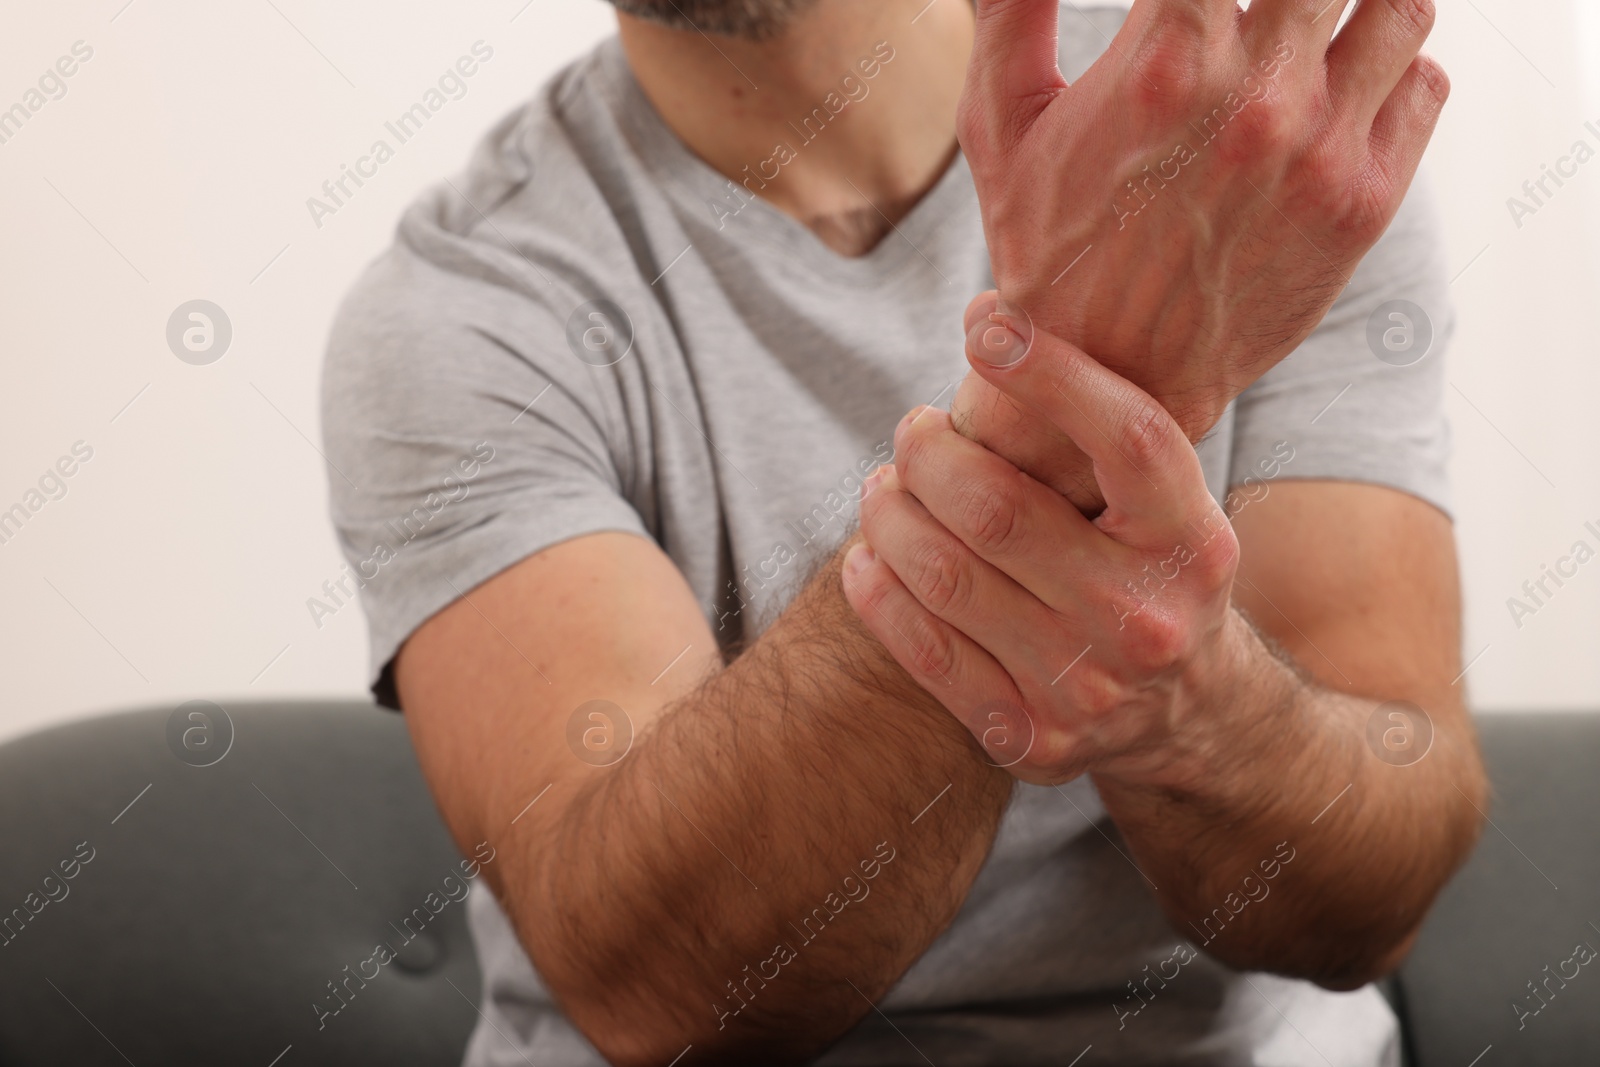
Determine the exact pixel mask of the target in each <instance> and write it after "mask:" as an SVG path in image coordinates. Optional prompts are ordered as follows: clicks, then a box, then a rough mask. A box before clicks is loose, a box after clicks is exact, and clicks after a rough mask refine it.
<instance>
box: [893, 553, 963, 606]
mask: <svg viewBox="0 0 1600 1067" xmlns="http://www.w3.org/2000/svg"><path fill="white" fill-rule="evenodd" d="M901 578H902V580H904V581H905V583H906V585H907V586H909V587H910V588H911V590H912V591H913V592H914V593H915V594H916V597H917V599H918V600H920V601H922V602H923V604H925V605H927V608H928V610H929V611H931V612H933V613H934V614H935V615H938V616H941V617H948V616H949V615H952V614H957V615H959V614H961V613H962V612H963V611H964V609H966V608H967V607H968V606H969V605H970V600H971V596H972V576H971V570H970V567H969V566H968V562H967V560H966V558H965V557H964V556H963V554H962V553H961V552H960V551H958V550H956V549H955V548H954V547H953V546H951V545H947V544H944V543H942V542H939V541H933V540H924V541H922V542H921V543H919V544H917V545H915V546H913V547H912V549H911V552H910V555H909V558H908V560H907V564H906V573H904V574H902V575H901Z"/></svg>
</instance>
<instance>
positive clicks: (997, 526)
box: [958, 483, 1022, 555]
mask: <svg viewBox="0 0 1600 1067" xmlns="http://www.w3.org/2000/svg"><path fill="white" fill-rule="evenodd" d="M958 507H959V509H960V515H961V520H960V521H961V526H962V529H961V539H962V540H963V541H965V542H966V543H967V544H968V545H970V546H971V547H972V548H973V550H974V551H976V552H978V553H979V554H991V553H992V554H1002V555H1003V554H1005V553H1007V552H1008V551H1009V550H1010V549H1011V548H1013V547H1014V545H1015V544H1016V541H1017V539H1018V534H1019V531H1020V530H1021V527H1022V523H1021V512H1022V503H1021V500H1020V499H1019V497H1018V494H1017V493H1015V492H1014V491H1013V490H1012V489H1011V488H1010V487H1008V486H1000V485H994V484H990V483H971V484H969V485H968V486H967V487H966V489H965V490H964V491H963V493H962V496H961V500H960V503H959V505H958Z"/></svg>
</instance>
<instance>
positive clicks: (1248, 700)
mask: <svg viewBox="0 0 1600 1067" xmlns="http://www.w3.org/2000/svg"><path fill="white" fill-rule="evenodd" d="M1301 687H1302V683H1301V681H1300V679H1299V678H1298V677H1297V676H1296V675H1295V674H1294V672H1293V671H1292V670H1291V669H1290V668H1289V667H1288V666H1287V665H1286V664H1284V663H1283V662H1282V661H1281V660H1279V659H1278V658H1277V657H1276V656H1274V655H1273V654H1272V653H1271V651H1270V650H1269V649H1267V647H1266V646H1265V645H1264V644H1263V643H1262V641H1261V638H1260V637H1259V635H1257V633H1256V632H1255V630H1254V629H1253V628H1252V627H1251V626H1250V624H1249V623H1248V622H1247V621H1246V620H1245V618H1244V616H1243V615H1241V614H1240V613H1239V612H1238V611H1237V610H1236V609H1234V608H1232V607H1230V608H1229V609H1228V611H1227V614H1226V616H1225V617H1224V619H1223V622H1222V625H1221V626H1220V627H1219V629H1218V631H1217V633H1216V635H1215V637H1214V638H1213V639H1212V640H1211V641H1210V642H1209V643H1208V645H1207V646H1206V648H1205V650H1204V651H1203V652H1202V653H1201V654H1200V655H1198V656H1196V657H1195V659H1194V660H1193V661H1192V662H1191V663H1190V664H1189V665H1188V666H1187V667H1186V668H1185V670H1184V672H1183V675H1182V678H1181V681H1180V683H1179V685H1178V686H1177V688H1176V695H1175V697H1174V708H1173V714H1172V720H1171V721H1172V722H1173V723H1174V724H1175V725H1174V727H1173V728H1172V730H1171V732H1170V733H1169V734H1168V736H1167V738H1166V739H1165V740H1164V742H1163V743H1162V744H1161V745H1160V746H1159V747H1158V748H1157V749H1156V750H1155V751H1153V752H1150V753H1147V754H1145V755H1143V756H1142V757H1140V758H1139V759H1137V760H1129V761H1118V763H1117V765H1116V766H1114V767H1108V768H1105V769H1097V770H1096V772H1095V778H1096V781H1097V782H1103V783H1104V784H1105V785H1108V786H1111V787H1112V788H1114V789H1116V790H1118V791H1119V792H1126V791H1142V792H1148V793H1153V794H1159V795H1161V796H1164V797H1168V798H1190V799H1204V800H1206V801H1207V802H1209V803H1215V804H1219V805H1221V806H1222V807H1223V808H1224V809H1225V810H1226V809H1227V808H1229V807H1231V806H1232V802H1233V801H1234V800H1245V799H1247V797H1248V795H1249V794H1251V793H1252V792H1253V791H1254V790H1253V787H1252V785H1251V782H1252V781H1253V780H1254V777H1255V774H1256V771H1257V769H1258V768H1261V767H1266V766H1274V765H1276V763H1277V761H1279V760H1280V759H1281V757H1282V753H1281V752H1279V751H1278V748H1279V747H1280V746H1281V744H1282V741H1283V739H1284V738H1285V737H1286V736H1289V733H1288V732H1287V731H1286V730H1285V729H1284V726H1285V722H1286V718H1287V717H1288V716H1290V715H1292V714H1293V711H1294V708H1295V706H1296V703H1297V701H1298V699H1299V694H1300V690H1301Z"/></svg>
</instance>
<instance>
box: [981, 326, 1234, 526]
mask: <svg viewBox="0 0 1600 1067" xmlns="http://www.w3.org/2000/svg"><path fill="white" fill-rule="evenodd" d="M1002 318H1003V317H1002ZM993 325H994V323H993V322H992V321H990V322H983V323H980V325H979V327H978V328H977V329H975V330H974V331H973V332H972V333H971V334H969V335H968V344H967V358H968V362H969V363H971V364H972V367H973V369H974V370H976V371H977V372H978V374H979V375H981V376H982V377H983V378H984V379H985V380H987V381H989V382H990V383H992V384H993V385H994V386H995V387H996V388H998V389H999V390H1001V391H1002V392H1004V393H1006V394H1007V395H1008V396H1011V397H1012V398H1014V399H1016V400H1017V401H1018V402H1019V403H1022V404H1025V405H1026V406H1028V407H1030V408H1032V409H1033V410H1034V411H1036V412H1037V413H1038V414H1039V415H1040V416H1041V417H1043V418H1044V419H1045V420H1046V421H1048V422H1050V423H1051V424H1052V425H1055V426H1056V427H1058V428H1059V429H1060V430H1061V431H1062V432H1063V433H1065V434H1066V435H1067V436H1068V437H1070V438H1072V440H1073V441H1074V442H1075V443H1076V444H1077V446H1078V447H1079V448H1080V449H1082V450H1083V451H1084V453H1085V454H1086V455H1088V457H1089V459H1090V460H1091V462H1092V463H1093V464H1094V476H1095V480H1096V481H1097V482H1098V483H1099V485H1100V490H1101V493H1102V494H1103V495H1104V497H1105V500H1106V514H1105V515H1104V516H1102V518H1101V520H1100V522H1099V525H1100V527H1101V529H1102V530H1107V531H1108V532H1109V529H1108V525H1115V527H1116V529H1117V533H1116V535H1115V536H1116V538H1117V540H1119V541H1122V542H1123V543H1124V544H1130V545H1133V546H1134V547H1159V545H1160V543H1162V542H1163V541H1165V540H1166V539H1167V538H1168V537H1170V535H1171V532H1172V531H1173V530H1174V529H1175V528H1180V527H1184V526H1186V525H1188V524H1190V523H1195V522H1200V521H1202V520H1209V519H1210V518H1211V513H1212V512H1214V511H1216V510H1217V505H1216V502H1215V501H1214V500H1213V499H1212V498H1211V495H1210V493H1209V491H1208V490H1207V489H1206V484H1205V475H1204V472H1203V471H1202V470H1201V468H1200V460H1199V457H1198V456H1196V455H1195V451H1194V447H1193V446H1192V445H1191V444H1190V443H1189V440H1188V438H1187V437H1185V436H1184V433H1183V431H1182V430H1181V429H1179V428H1178V424H1177V423H1176V422H1175V421H1174V420H1173V418H1172V416H1171V415H1169V414H1168V413H1167V410H1166V409H1165V408H1163V407H1162V406H1161V405H1160V404H1159V403H1158V402H1157V401H1156V400H1155V399H1154V398H1153V397H1151V396H1150V395H1149V394H1148V393H1146V392H1145V391H1144V390H1142V389H1140V388H1139V387H1138V386H1136V385H1134V384H1133V383H1132V382H1130V381H1128V380H1127V379H1125V378H1122V377H1119V376H1118V375H1117V374H1115V373H1113V372H1112V371H1110V370H1108V369H1106V368H1105V367H1104V366H1102V365H1101V364H1099V363H1098V362H1096V361H1095V360H1093V359H1091V358H1090V357H1089V356H1088V355H1086V354H1085V353H1084V352H1083V351H1082V350H1081V349H1079V348H1077V347H1075V346H1073V345H1070V344H1067V343H1066V342H1064V341H1061V340H1059V339H1057V338H1055V337H1052V336H1051V335H1050V334H1048V333H1045V332H1044V331H1042V330H1040V331H1033V330H1030V331H1029V332H1030V333H1031V335H1032V336H1031V340H1028V341H1024V340H1023V339H1022V338H1021V337H1020V336H1018V337H1017V339H1016V341H1015V342H1014V344H1013V345H1012V346H1011V348H1010V349H1004V348H1003V346H997V345H996V344H995V343H994V342H993V341H992V339H986V338H985V337H984V336H983V335H984V334H986V333H987V332H988V331H989V330H991V329H992V328H993ZM997 352H998V355H997ZM991 361H993V362H991Z"/></svg>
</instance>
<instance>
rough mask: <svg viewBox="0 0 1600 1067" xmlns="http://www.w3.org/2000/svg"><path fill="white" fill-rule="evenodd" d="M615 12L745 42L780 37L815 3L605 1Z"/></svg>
mask: <svg viewBox="0 0 1600 1067" xmlns="http://www.w3.org/2000/svg"><path fill="white" fill-rule="evenodd" d="M609 2H610V3H611V5H612V6H613V7H615V8H616V9H617V10H618V11H620V12H622V13H623V14H626V15H632V16H633V17H635V18H639V19H644V20H646V21H648V22H655V23H659V24H660V25H663V26H671V27H673V28H674V29H680V30H699V31H700V32H702V33H716V34H721V35H723V36H727V37H739V38H742V39H744V40H747V41H768V40H771V39H772V38H774V37H778V36H781V35H782V34H783V32H784V31H785V30H786V29H788V28H789V25H790V23H792V22H793V21H794V19H795V18H796V17H797V16H798V15H800V14H801V13H803V12H804V11H806V10H807V9H809V8H811V7H814V6H815V5H816V2H817V0H609Z"/></svg>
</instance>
